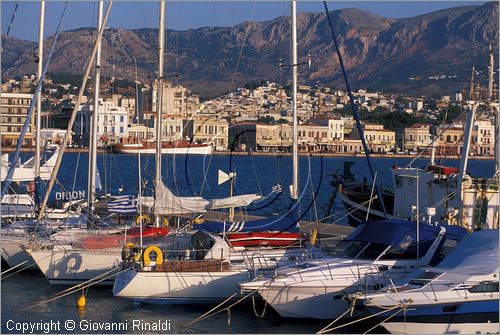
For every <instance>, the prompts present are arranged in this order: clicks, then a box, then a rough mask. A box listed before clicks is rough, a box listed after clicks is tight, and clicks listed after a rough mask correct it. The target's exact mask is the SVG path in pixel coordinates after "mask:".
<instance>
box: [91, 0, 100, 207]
mask: <svg viewBox="0 0 500 335" xmlns="http://www.w3.org/2000/svg"><path fill="white" fill-rule="evenodd" d="M103 8H104V2H103V1H102V0H100V1H99V6H98V11H97V31H98V32H99V31H100V30H101V26H102V12H103ZM101 42H102V39H99V40H98V42H97V43H98V45H97V55H96V61H95V78H94V110H93V111H92V114H91V116H90V127H91V128H90V141H89V179H88V180H89V182H88V189H87V197H88V208H89V213H90V215H92V216H93V214H94V210H95V208H94V206H95V198H96V174H97V115H98V113H99V89H100V86H101Z"/></svg>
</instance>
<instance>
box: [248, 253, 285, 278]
mask: <svg viewBox="0 0 500 335" xmlns="http://www.w3.org/2000/svg"><path fill="white" fill-rule="evenodd" d="M242 254H243V260H244V262H245V265H246V267H247V270H248V271H249V272H251V273H252V274H253V276H254V277H256V276H257V275H263V276H265V275H272V274H274V270H275V269H276V268H278V266H279V265H280V264H279V260H278V259H271V258H270V257H268V256H266V255H265V254H263V253H262V252H261V251H253V252H251V253H249V252H247V251H243V253H242Z"/></svg>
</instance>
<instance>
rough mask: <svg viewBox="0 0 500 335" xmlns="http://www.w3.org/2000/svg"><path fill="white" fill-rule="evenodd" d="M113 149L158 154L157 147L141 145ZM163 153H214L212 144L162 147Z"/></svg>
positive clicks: (125, 152) (122, 152)
mask: <svg viewBox="0 0 500 335" xmlns="http://www.w3.org/2000/svg"><path fill="white" fill-rule="evenodd" d="M113 150H114V151H115V152H117V153H121V154H137V153H138V152H140V153H141V154H156V149H155V148H149V147H148V148H143V147H140V146H130V147H128V146H126V147H125V146H123V147H120V148H119V149H118V148H117V149H113ZM161 153H162V154H166V155H210V154H212V146H210V145H207V146H193V147H177V148H162V149H161Z"/></svg>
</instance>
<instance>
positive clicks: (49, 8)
mask: <svg viewBox="0 0 500 335" xmlns="http://www.w3.org/2000/svg"><path fill="white" fill-rule="evenodd" d="M484 2H485V1H420V2H413V1H385V2H381V1H363V2H358V1H349V2H347V1H328V7H329V9H330V10H335V9H340V8H361V9H365V10H368V11H370V12H372V13H376V14H379V15H382V16H385V17H390V18H401V17H409V16H416V15H420V14H424V13H428V12H431V11H435V10H439V9H443V8H449V7H457V6H465V5H481V4H483V3H484ZM14 4H15V2H14V1H3V0H2V1H1V6H2V7H1V9H2V21H1V29H2V34H3V33H5V31H6V29H7V25H8V22H9V18H10V16H11V13H12V10H13V8H14ZM63 7H64V2H62V1H47V5H46V16H45V17H46V18H45V35H46V36H47V35H51V34H53V33H54V32H55V29H56V27H57V23H58V21H59V18H60V15H61V12H62V8H63ZM39 10H40V3H39V2H37V1H20V4H19V8H18V10H17V14H16V17H15V19H14V23H13V25H12V28H11V31H10V35H11V36H15V37H18V38H22V39H27V40H32V41H36V40H37V38H38V24H39V23H38V22H39ZM297 10H298V12H322V11H323V10H324V9H323V3H322V2H321V1H300V0H299V1H298V3H297ZM289 13H290V3H289V1H262V0H261V1H167V27H168V28H170V29H178V30H185V29H190V28H198V27H204V26H233V25H236V24H238V23H241V22H244V21H248V20H255V21H264V20H269V19H272V18H275V17H277V16H281V15H289ZM96 15H97V4H96V2H95V1H76V2H75V1H72V2H70V4H69V7H68V11H67V13H66V16H65V18H64V21H63V30H68V29H73V28H77V27H90V26H95V20H96V19H95V17H96ZM157 22H158V3H157V2H152V1H115V2H114V3H113V8H112V10H111V14H110V19H109V23H108V26H111V27H121V28H144V27H148V28H156V27H157V25H158V23H157Z"/></svg>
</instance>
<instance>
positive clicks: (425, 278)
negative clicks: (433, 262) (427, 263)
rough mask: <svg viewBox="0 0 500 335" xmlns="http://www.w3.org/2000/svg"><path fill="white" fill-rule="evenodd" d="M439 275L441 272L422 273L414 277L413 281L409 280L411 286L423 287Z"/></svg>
mask: <svg viewBox="0 0 500 335" xmlns="http://www.w3.org/2000/svg"><path fill="white" fill-rule="evenodd" d="M440 275H441V272H432V271H425V272H422V273H421V274H420V275H418V276H417V277H415V279H412V280H410V282H409V283H410V284H411V285H416V286H425V285H427V284H429V283H430V282H431V281H432V280H433V279H435V278H437V277H439V276H440Z"/></svg>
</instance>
